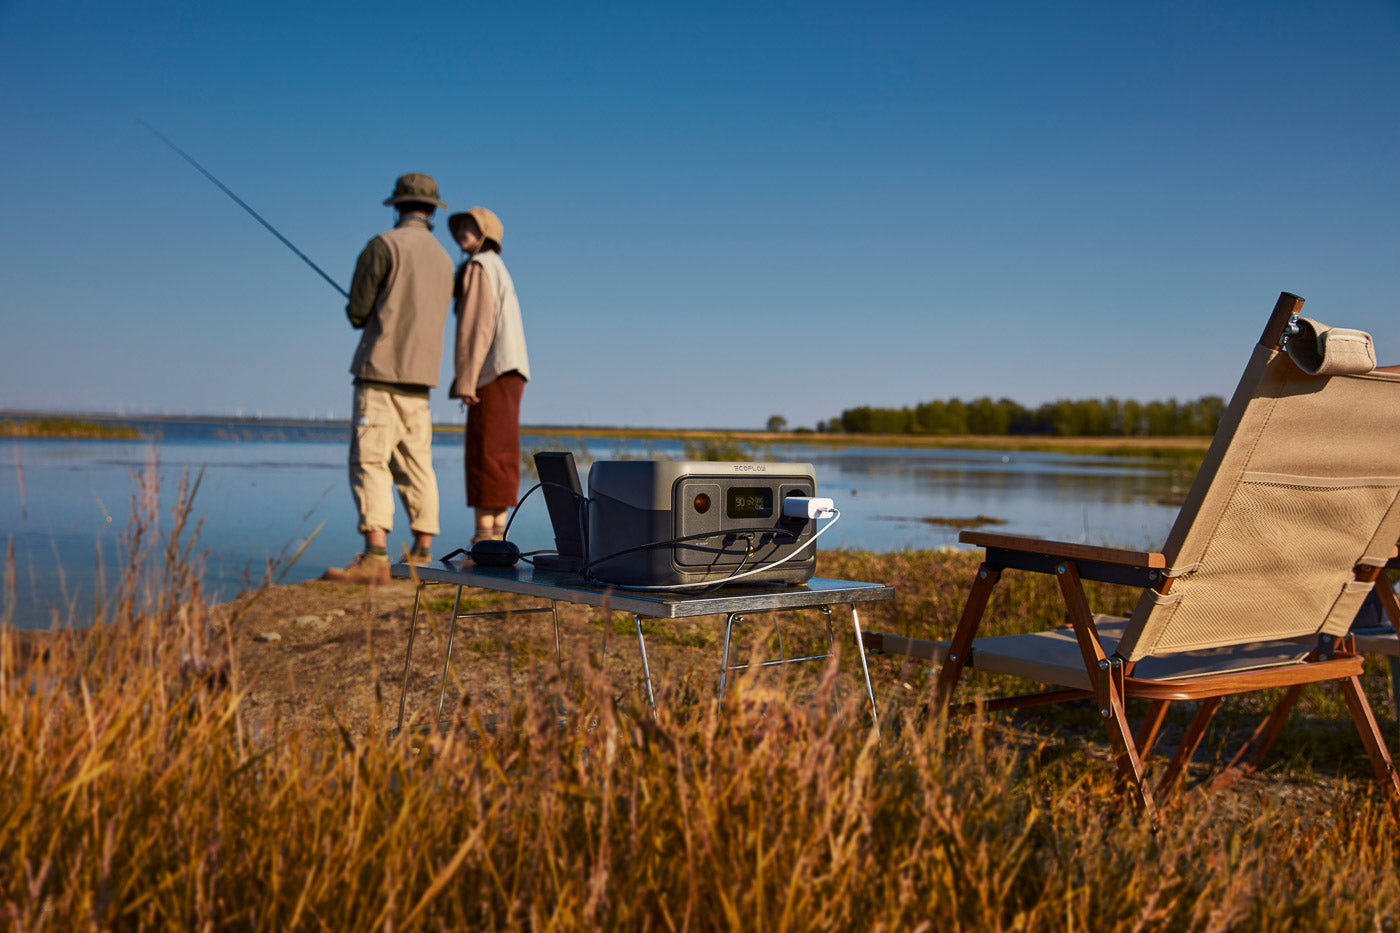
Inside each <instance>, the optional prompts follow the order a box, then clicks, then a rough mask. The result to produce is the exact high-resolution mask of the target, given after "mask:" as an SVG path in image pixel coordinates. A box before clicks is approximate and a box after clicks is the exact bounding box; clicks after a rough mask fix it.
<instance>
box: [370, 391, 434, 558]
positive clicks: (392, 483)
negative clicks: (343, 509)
mask: <svg viewBox="0 0 1400 933" xmlns="http://www.w3.org/2000/svg"><path fill="white" fill-rule="evenodd" d="M354 412H355V415H354V419H353V420H352V422H351V426H350V431H351V433H350V492H351V494H352V495H353V496H354V497H355V507H356V508H357V509H359V512H360V527H359V530H360V533H361V534H364V533H365V532H367V531H373V530H375V529H383V530H384V531H389V530H391V529H392V528H393V527H394V493H393V490H394V489H397V490H398V491H399V499H400V500H402V501H403V507H404V509H405V510H407V512H408V526H409V528H411V529H412V530H413V531H414V532H416V533H418V534H425V535H436V534H437V533H438V488H437V476H436V475H434V473H433V449H432V443H433V419H432V415H431V414H430V413H429V412H428V400H427V399H425V398H416V397H414V396H411V395H397V394H395V393H393V392H385V391H384V390H383V389H375V388H370V387H367V386H356V387H355V406H354Z"/></svg>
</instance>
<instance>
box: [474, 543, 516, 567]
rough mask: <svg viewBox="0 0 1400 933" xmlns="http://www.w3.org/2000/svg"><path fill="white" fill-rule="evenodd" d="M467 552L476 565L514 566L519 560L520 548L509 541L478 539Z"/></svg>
mask: <svg viewBox="0 0 1400 933" xmlns="http://www.w3.org/2000/svg"><path fill="white" fill-rule="evenodd" d="M467 553H468V554H469V555H470V556H471V559H472V563H473V564H476V565H477V566H478V567H514V566H515V565H516V564H517V563H519V561H520V548H518V547H516V546H515V545H514V544H512V543H511V542H509V541H495V540H486V541H478V542H476V543H475V544H473V545H472V549H471V550H470V551H468V552H467Z"/></svg>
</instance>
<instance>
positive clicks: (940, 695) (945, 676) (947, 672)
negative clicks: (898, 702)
mask: <svg viewBox="0 0 1400 933" xmlns="http://www.w3.org/2000/svg"><path fill="white" fill-rule="evenodd" d="M1000 579H1001V571H1000V570H998V569H997V568H995V567H989V566H987V565H986V564H983V565H982V566H981V567H979V568H978V569H977V579H976V581H975V582H974V583H973V584H972V591H971V592H969V593H968V594H967V604H966V605H965V606H963V611H962V618H961V619H959V620H958V629H957V631H956V632H954V633H953V641H952V644H950V645H949V646H948V657H947V658H946V659H945V660H944V661H943V666H942V667H941V668H939V671H938V685H937V686H936V687H935V688H934V693H933V700H932V702H930V703H929V705H928V706H925V707H924V715H925V716H927V715H929V714H930V713H941V712H943V711H944V710H945V709H947V707H948V701H949V699H951V698H952V696H953V688H954V687H956V686H957V683H958V678H960V677H961V676H962V672H963V667H965V666H966V665H967V656H968V654H969V652H971V650H972V641H973V639H974V638H976V637H977V628H978V626H980V625H981V624H982V615H983V613H985V612H986V611H987V602H988V600H990V599H991V598H992V589H993V588H994V587H995V586H996V585H997V581H998V580H1000Z"/></svg>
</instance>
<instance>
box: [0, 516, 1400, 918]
mask: <svg viewBox="0 0 1400 933" xmlns="http://www.w3.org/2000/svg"><path fill="white" fill-rule="evenodd" d="M175 538H176V539H177V540H175V541H173V542H172V541H161V542H156V543H157V545H158V546H157V547H154V548H147V547H145V546H144V545H143V540H144V541H146V542H150V541H151V540H152V539H141V538H139V536H138V538H137V539H136V541H135V545H136V546H134V547H133V548H132V553H133V554H135V555H138V558H140V556H141V555H145V558H143V559H148V562H147V563H145V564H144V565H142V566H140V567H138V568H137V569H138V571H139V572H137V573H133V574H132V575H130V577H129V579H130V580H131V586H130V588H129V589H126V590H123V591H122V592H121V593H118V594H117V596H116V598H115V599H114V600H113V601H112V602H111V603H110V604H109V605H110V606H111V607H112V617H111V619H110V620H109V621H111V622H112V623H113V624H109V625H102V626H97V627H95V628H93V629H89V630H86V631H82V632H53V633H38V634H36V635H34V636H32V637H27V638H21V637H19V636H18V635H17V633H14V632H12V631H10V630H9V629H6V628H4V627H0V772H3V773H4V774H6V776H7V777H6V781H7V796H8V800H9V802H10V804H11V806H10V808H9V809H8V811H5V810H4V809H3V808H0V814H3V813H4V812H8V813H9V814H10V816H9V817H8V818H0V916H5V917H6V918H7V919H9V920H10V922H11V924H12V925H13V926H14V927H15V928H16V929H26V930H59V929H75V928H82V927H93V928H102V929H105V928H124V929H144V928H162V929H205V928H212V929H222V928H240V929H245V928H246V929H296V928H303V927H308V926H314V927H317V928H326V929H370V928H382V929H388V928H392V929H398V930H418V929H478V930H496V929H500V930H506V929H555V930H592V929H657V930H661V929H691V930H710V929H740V928H754V929H758V928H764V929H767V928H774V929H802V930H808V929H810V930H850V929H883V930H905V929H908V930H914V929H936V928H941V927H942V926H944V925H953V926H958V927H960V928H965V929H979V930H981V929H985V930H1013V929H1015V930H1034V929H1059V928H1071V929H1096V930H1140V929H1220V930H1224V929H1270V928H1279V927H1283V926H1287V927H1289V928H1293V929H1386V928H1387V926H1386V924H1387V923H1388V922H1389V918H1393V917H1394V916H1395V914H1396V911H1397V910H1400V876H1397V875H1396V872H1395V870H1394V867H1395V864H1396V863H1397V858H1398V857H1400V822H1397V820H1396V818H1395V816H1394V815H1393V814H1391V813H1390V812H1389V810H1387V809H1386V808H1385V807H1384V806H1383V805H1382V804H1381V803H1380V801H1379V797H1378V795H1377V794H1376V793H1375V791H1374V790H1373V787H1374V785H1373V783H1372V782H1371V781H1370V780H1369V779H1368V777H1367V775H1366V773H1365V764H1364V753H1362V752H1361V751H1360V747H1359V746H1360V743H1359V741H1358V740H1357V738H1356V735H1355V733H1354V731H1352V730H1351V728H1350V723H1349V721H1348V720H1347V717H1346V713H1345V712H1344V711H1343V710H1342V709H1341V706H1340V700H1338V699H1337V698H1336V697H1335V696H1333V695H1331V694H1330V693H1327V692H1325V691H1322V692H1310V693H1308V694H1307V695H1306V696H1305V697H1304V698H1303V701H1302V703H1301V704H1300V707H1299V712H1298V713H1297V714H1296V716H1297V717H1298V718H1299V719H1301V722H1300V723H1298V725H1297V728H1290V729H1289V730H1288V731H1287V733H1286V734H1285V736H1284V740H1283V745H1282V747H1281V748H1280V752H1279V754H1277V755H1276V756H1275V758H1274V762H1275V764H1274V765H1273V767H1272V768H1271V770H1269V771H1267V772H1264V773H1262V774H1261V775H1259V776H1258V777H1257V778H1254V779H1251V780H1249V781H1243V782H1240V784H1239V785H1237V786H1236V787H1235V788H1232V789H1231V790H1230V791H1229V792H1227V793H1224V794H1217V795H1212V796H1201V795H1195V794H1193V795H1189V796H1187V797H1185V798H1184V800H1183V801H1182V802H1181V803H1180V804H1178V805H1176V806H1172V807H1170V808H1169V809H1168V810H1167V812H1166V815H1165V818H1164V819H1163V821H1162V822H1161V824H1160V825H1159V826H1157V827H1156V828H1155V829H1154V827H1153V826H1152V825H1151V824H1150V823H1149V822H1148V821H1146V820H1144V819H1143V818H1142V817H1141V815H1140V814H1139V813H1138V812H1137V811H1135V810H1134V809H1132V808H1131V807H1128V806H1126V805H1125V803H1124V799H1123V797H1122V796H1121V794H1120V793H1119V790H1118V789H1117V788H1116V787H1115V782H1114V778H1113V769H1112V766H1111V764H1110V762H1109V760H1108V759H1109V755H1108V753H1107V749H1106V744H1107V743H1106V741H1105V740H1104V736H1103V730H1102V727H1101V725H1100V724H1099V722H1098V717H1097V716H1096V715H1095V714H1094V711H1093V710H1092V709H1078V708H1067V709H1065V710H1064V711H1062V712H1058V713H1056V712H1047V711H1038V712H1037V711H1027V712H1024V713H1022V714H1018V715H1016V716H1008V715H1001V716H990V715H988V716H980V715H979V716H974V717H970V718H969V719H966V720H957V721H954V722H948V723H941V722H940V723H933V724H921V723H919V721H918V720H917V718H916V717H915V716H914V715H913V714H914V713H916V712H917V709H918V708H919V705H920V704H921V702H922V701H923V700H924V699H925V698H926V697H927V696H928V691H929V689H930V687H931V681H930V677H929V671H928V670H927V669H926V668H924V667H922V666H921V665H918V664H913V663H910V662H907V661H905V660H904V659H893V658H889V657H882V656H875V657H872V658H871V663H872V676H873V678H874V680H875V684H876V691H877V696H878V699H879V701H880V704H881V709H882V714H883V715H882V720H883V722H884V724H885V726H884V736H883V738H881V739H879V740H876V738H875V737H874V736H873V734H872V733H871V732H870V731H869V729H868V720H867V719H866V717H865V710H864V697H863V695H862V691H861V690H859V689H857V688H856V687H855V685H854V684H855V681H854V680H853V678H854V677H855V674H854V667H853V665H854V664H855V660H854V657H853V655H852V654H851V652H850V651H849V650H847V651H846V656H845V657H844V658H843V659H842V667H841V669H839V670H838V669H836V668H835V667H824V666H823V665H820V664H806V665H796V666H794V667H792V668H771V669H766V670H765V669H760V668H757V667H755V668H752V669H751V670H750V671H749V672H748V673H746V674H745V675H743V676H742V677H740V678H738V680H737V682H736V683H735V684H734V685H733V686H732V688H731V692H730V693H729V695H728V698H727V700H726V702H725V703H724V704H723V705H720V704H719V703H717V702H715V701H714V692H713V689H714V666H715V663H716V660H717V653H718V640H719V638H720V633H719V631H717V629H720V628H722V625H716V624H714V622H715V620H709V622H708V623H706V622H705V621H703V620H693V621H689V622H684V623H681V624H670V623H654V625H653V627H652V633H651V635H650V636H649V638H648V645H649V648H651V649H652V652H651V653H652V670H653V674H654V675H655V676H656V678H657V685H658V689H659V690H660V695H659V704H660V714H659V716H658V717H656V718H652V717H651V715H650V714H649V712H648V709H647V707H646V706H645V703H644V699H643V697H644V694H643V691H642V687H641V684H640V683H639V681H638V679H637V667H638V659H637V657H636V642H635V639H634V638H631V637H629V633H630V628H631V620H630V618H629V617H627V616H625V615H624V614H613V615H612V616H609V615H608V614H607V613H604V612H597V611H588V610H584V609H582V608H581V607H564V608H562V609H561V618H560V628H561V630H562V632H563V635H564V637H565V639H566V642H565V649H566V650H565V653H564V658H565V661H564V663H563V664H560V665H556V662H555V659H554V645H553V637H552V635H551V626H550V625H549V624H548V623H547V622H542V621H540V620H539V618H538V617H526V616H521V617H515V618H514V619H513V620H512V619H505V620H501V621H499V622H497V623H492V624H489V625H487V624H482V623H480V622H478V621H473V622H469V623H465V624H464V625H463V626H461V627H460V628H459V631H458V633H457V637H458V641H457V644H456V653H454V659H455V663H454V674H453V677H452V678H451V680H450V691H449V697H450V705H449V707H448V711H449V716H450V719H451V724H450V725H449V726H448V727H447V728H445V729H442V730H436V729H430V728H427V723H428V722H430V721H431V720H432V717H433V716H434V713H433V711H432V708H433V705H434V702H435V699H436V685H437V675H438V673H439V672H441V670H442V669H443V668H442V652H443V649H444V643H445V640H446V636H447V632H446V628H445V624H444V623H445V622H446V614H449V613H450V612H451V606H452V597H451V594H447V595H442V594H436V593H435V594H433V596H434V598H432V599H427V600H425V612H427V613H428V614H429V617H430V618H429V619H428V620H427V621H426V622H425V623H424V625H423V626H422V627H421V628H420V631H419V634H418V638H419V642H418V647H416V648H415V656H414V657H415V660H416V661H417V663H415V665H414V671H413V672H414V674H415V679H414V681H413V683H412V685H411V687H412V698H411V702H410V704H409V715H410V723H411V728H410V729H408V730H406V731H405V732H404V733H402V734H398V735H394V734H393V733H392V731H391V730H392V728H393V726H394V724H395V716H396V713H397V697H398V688H399V683H400V678H401V677H402V675H403V666H402V657H403V654H402V652H403V650H404V645H405V640H406V631H405V629H406V622H407V618H408V614H409V612H410V610H411V606H412V603H413V600H414V592H413V587H412V585H411V584H409V583H406V582H399V583H395V584H392V585H390V586H387V587H382V588H380V589H378V590H372V589H367V588H363V587H350V586H344V585H341V584H334V583H325V582H320V581H311V582H307V583H300V584H295V585H291V586H275V587H271V588H268V589H264V590H261V591H257V592H251V593H248V594H245V595H244V596H243V597H240V599H238V600H235V601H234V602H233V603H230V604H228V605H226V606H222V607H207V606H204V605H203V604H202V602H201V601H200V599H199V584H198V575H197V574H195V573H191V572H190V571H189V568H188V566H187V565H186V564H185V563H184V560H183V559H182V558H181V557H180V555H181V554H188V553H190V546H189V545H190V543H189V542H185V543H183V544H181V543H180V542H179V541H178V538H179V535H178V534H176V535H175ZM171 544H174V545H175V546H173V547H171V546H170V545H171ZM162 553H163V554H165V555H167V556H166V558H165V559H161V558H160V556H159V555H160V554H162ZM818 569H819V573H821V574H822V575H824V576H836V577H843V578H847V579H856V580H881V581H882V582H887V583H891V584H893V585H895V586H896V587H897V588H898V593H899V596H898V599H897V600H895V601H893V602H889V603H876V604H870V605H869V606H868V608H867V607H865V606H863V607H862V609H861V616H862V620H863V621H864V623H865V625H866V627H867V628H872V629H873V628H879V629H883V630H885V631H896V632H900V633H903V634H908V635H911V636H914V637H946V635H947V632H948V631H950V630H951V627H952V625H953V622H954V620H955V619H956V617H957V615H958V613H959V611H960V607H961V603H962V599H963V598H964V595H965V593H966V591H967V586H968V584H969V582H970V580H971V579H972V577H973V576H974V575H975V573H976V570H977V555H975V554H969V553H966V552H954V551H921V552H903V553H898V554H872V553H866V552H855V551H832V552H824V553H821V554H820V555H819V568H818ZM123 579H124V580H126V579H128V578H127V577H124V578H123ZM447 589H450V588H447ZM999 589H1001V590H1002V592H1001V594H1000V596H999V597H998V599H997V601H996V603H995V604H994V605H995V610H996V611H995V614H994V616H992V617H989V624H990V625H991V631H989V632H988V633H989V634H991V633H996V632H1004V631H1009V630H1015V629H1017V628H1018V627H1020V628H1024V627H1029V626H1038V625H1043V624H1045V623H1046V622H1047V621H1049V622H1054V621H1057V620H1058V619H1059V618H1060V616H1061V615H1062V609H1061V608H1060V601H1059V598H1058V592H1057V590H1056V588H1055V586H1054V582H1053V581H1048V580H1044V579H1041V578H1039V577H1038V576H1036V575H1008V579H1007V580H1006V581H1005V582H1004V583H1003V584H1002V587H1000V588H999ZM1090 593H1091V598H1093V599H1094V600H1095V608H1101V609H1104V610H1105V611H1121V610H1122V609H1123V608H1125V607H1126V606H1127V605H1130V603H1131V599H1130V598H1127V597H1125V596H1123V595H1122V591H1120V590H1111V589H1110V588H1108V587H1102V586H1093V585H1091V587H1090ZM465 595H466V597H467V599H468V602H469V603H470V605H469V606H466V607H462V608H471V609H480V608H486V607H489V608H497V609H502V608H510V607H514V606H519V607H521V608H524V607H525V605H526V604H527V603H528V600H522V598H520V597H502V596H501V595H500V594H491V593H484V592H482V591H468V592H467V593H466V594H465ZM531 619H533V620H534V621H530V620H531ZM799 621H800V620H799ZM799 621H794V622H793V623H792V628H789V629H788V631H787V637H788V638H789V641H788V642H787V645H788V650H790V651H795V650H798V648H797V645H796V644H795V643H794V642H793V641H792V640H791V639H795V638H798V637H799V636H800V634H801V632H800V630H801V629H802V628H803V626H802V625H801V624H799ZM809 627H811V628H812V629H813V630H815V631H817V633H818V634H817V636H816V637H817V638H818V640H819V641H822V639H821V638H820V629H821V628H822V626H821V624H820V620H819V619H817V618H814V619H812V620H810V626H809ZM785 628H786V626H785ZM838 641H840V642H843V643H844V642H848V641H849V637H848V636H847V637H845V638H840V637H838ZM736 648H737V649H738V650H740V651H742V652H744V653H745V655H746V656H748V657H763V656H772V654H771V652H774V651H776V650H777V645H776V643H775V641H774V637H773V634H772V628H771V622H770V621H769V620H767V619H754V620H751V622H750V624H749V625H747V626H745V627H744V628H743V630H742V631H740V632H739V633H738V638H737V642H736ZM749 652H754V653H755V654H748V653H749ZM1384 679H1385V678H1384V675H1383V674H1379V675H1377V674H1374V673H1373V672H1368V674H1367V679H1366V687H1367V690H1368V692H1369V693H1371V694H1372V695H1373V697H1374V699H1373V702H1374V703H1375V704H1376V706H1377V712H1378V714H1380V715H1381V716H1382V717H1383V718H1384V720H1385V721H1384V723H1383V728H1384V729H1385V734H1386V739H1387V742H1390V743H1393V741H1394V739H1393V737H1394V733H1395V723H1394V720H1393V718H1392V717H1391V716H1390V714H1389V713H1388V712H1386V711H1385V708H1384V707H1383V706H1382V703H1383V699H1382V697H1383V692H1384V689H1385V687H1384ZM1005 686H1006V685H1004V684H998V683H995V682H994V683H992V684H990V685H989V686H986V687H984V688H983V689H984V690H990V691H992V692H996V691H998V690H1001V689H1005ZM1257 705H1258V704H1257V703H1256V704H1254V706H1255V707H1257ZM561 711H562V714H563V715H561ZM1253 711H1256V710H1255V709H1254V708H1253V707H1246V708H1244V709H1239V708H1233V709H1232V710H1230V711H1228V712H1227V711H1224V710H1223V711H1222V713H1221V715H1220V716H1218V717H1217V721H1216V725H1213V726H1212V729H1213V730H1217V731H1213V732H1212V734H1211V736H1210V737H1208V739H1207V742H1206V743H1205V745H1204V747H1205V748H1210V747H1212V745H1213V743H1214V742H1215V740H1216V738H1217V737H1223V735H1224V734H1226V733H1229V732H1231V731H1234V732H1238V730H1239V729H1241V728H1246V729H1247V728H1248V725H1252V723H1250V724H1247V725H1242V723H1241V716H1242V714H1246V713H1249V712H1253ZM418 727H421V728H418ZM1179 728H1181V723H1180V722H1177V721H1176V720H1173V721H1171V722H1170V723H1169V724H1168V729H1169V730H1170V729H1179ZM1211 767H1212V763H1211V760H1210V758H1209V754H1207V755H1206V756H1205V757H1204V759H1203V760H1202V761H1201V762H1199V763H1198V764H1197V765H1196V766H1194V767H1193V772H1194V773H1195V774H1196V776H1197V777H1204V776H1208V775H1209V774H1210V771H1211ZM1070 879H1072V880H1070ZM954 918H956V922H955V921H954Z"/></svg>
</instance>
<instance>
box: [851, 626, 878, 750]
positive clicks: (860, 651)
mask: <svg viewBox="0 0 1400 933" xmlns="http://www.w3.org/2000/svg"><path fill="white" fill-rule="evenodd" d="M850 606H851V622H852V624H853V625H854V626H855V629H856V654H857V655H859V656H860V672H861V674H863V675H864V676H865V695H866V696H867V697H869V698H870V724H871V726H872V727H873V728H874V729H875V734H876V735H879V734H880V716H879V713H877V712H876V710H875V688H874V687H872V686H871V685H870V665H868V664H867V663H866V662H865V641H864V639H862V638H861V634H860V614H859V613H857V612H856V604H855V603H851V604H850Z"/></svg>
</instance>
